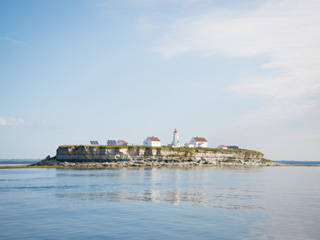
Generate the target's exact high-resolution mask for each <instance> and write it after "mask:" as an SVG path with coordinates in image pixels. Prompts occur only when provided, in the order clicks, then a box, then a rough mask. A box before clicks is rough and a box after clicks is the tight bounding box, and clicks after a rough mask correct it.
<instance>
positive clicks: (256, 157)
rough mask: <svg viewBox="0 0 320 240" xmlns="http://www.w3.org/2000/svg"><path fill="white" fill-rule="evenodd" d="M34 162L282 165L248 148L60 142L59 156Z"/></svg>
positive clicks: (51, 164)
mask: <svg viewBox="0 0 320 240" xmlns="http://www.w3.org/2000/svg"><path fill="white" fill-rule="evenodd" d="M32 166H43V167H59V168H62V167H65V168H72V167H74V168H108V167H112V168H115V167H119V168H120V167H194V166H204V167H207V166H243V167H260V166H282V164H280V163H276V162H273V161H270V160H267V159H264V158H263V154H262V153H261V152H257V151H253V150H245V149H237V150H230V149H215V148H193V149H187V148H169V147H145V146H86V145H64V146H59V148H58V149H57V155H56V156H55V157H52V158H51V157H50V156H48V157H47V158H46V159H44V160H42V161H40V162H38V163H36V164H33V165H32Z"/></svg>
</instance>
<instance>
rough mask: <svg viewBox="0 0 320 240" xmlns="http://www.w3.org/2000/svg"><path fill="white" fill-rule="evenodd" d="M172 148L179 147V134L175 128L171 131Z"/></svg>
mask: <svg viewBox="0 0 320 240" xmlns="http://www.w3.org/2000/svg"><path fill="white" fill-rule="evenodd" d="M172 147H180V141H179V134H178V130H177V129H176V128H175V129H174V131H173V140H172Z"/></svg>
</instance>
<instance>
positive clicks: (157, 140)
mask: <svg viewBox="0 0 320 240" xmlns="http://www.w3.org/2000/svg"><path fill="white" fill-rule="evenodd" d="M148 138H149V139H150V140H151V141H153V142H160V139H159V138H157V137H148Z"/></svg>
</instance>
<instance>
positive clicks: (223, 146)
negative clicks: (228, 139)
mask: <svg viewBox="0 0 320 240" xmlns="http://www.w3.org/2000/svg"><path fill="white" fill-rule="evenodd" d="M218 148H222V149H228V147H227V146H226V145H219V146H218Z"/></svg>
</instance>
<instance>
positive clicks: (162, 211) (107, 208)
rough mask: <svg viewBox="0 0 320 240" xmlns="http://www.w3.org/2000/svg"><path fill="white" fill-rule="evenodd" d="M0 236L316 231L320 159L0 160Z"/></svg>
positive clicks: (304, 235)
mask: <svg viewBox="0 0 320 240" xmlns="http://www.w3.org/2000/svg"><path fill="white" fill-rule="evenodd" d="M0 212H1V214H0V239H88V238H90V239H184V240H186V239H320V227H319V219H320V167H266V168H229V169H228V168H207V169H189V170H187V169H115V170H112V169H108V170H106V169H101V170H80V169H0Z"/></svg>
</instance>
